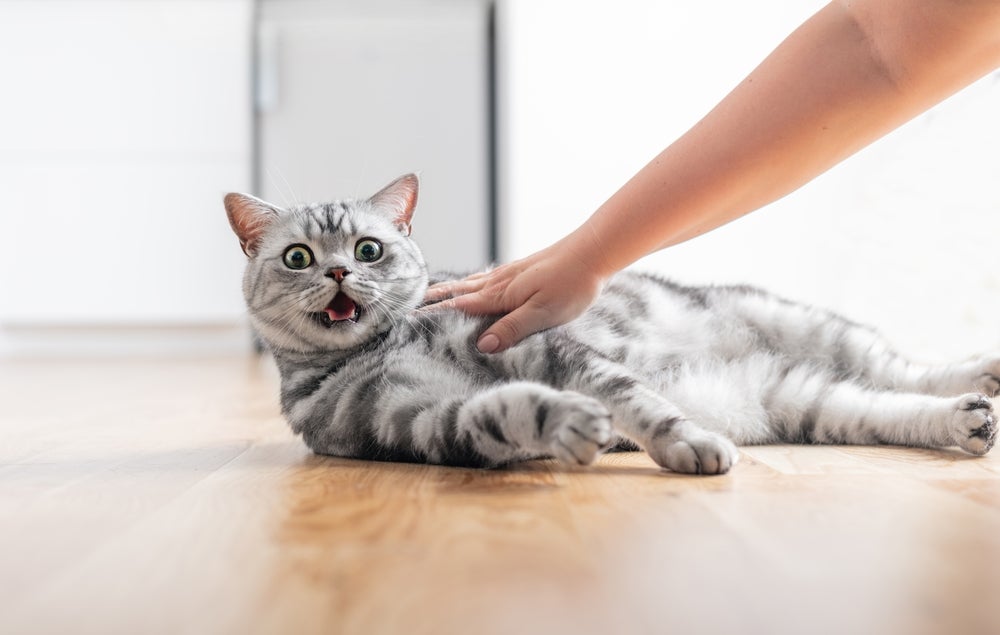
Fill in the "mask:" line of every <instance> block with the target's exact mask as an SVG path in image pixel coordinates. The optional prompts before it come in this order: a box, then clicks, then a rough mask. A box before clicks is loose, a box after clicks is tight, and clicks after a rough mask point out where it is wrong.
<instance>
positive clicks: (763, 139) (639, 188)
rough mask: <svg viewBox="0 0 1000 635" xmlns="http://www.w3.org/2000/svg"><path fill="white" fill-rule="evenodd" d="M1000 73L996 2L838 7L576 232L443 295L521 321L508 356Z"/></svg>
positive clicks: (898, 0)
mask: <svg viewBox="0 0 1000 635" xmlns="http://www.w3.org/2000/svg"><path fill="white" fill-rule="evenodd" d="M998 65H1000V2H997V1H995V0H980V1H969V2H963V1H959V0H861V1H859V2H846V1H835V2H831V3H830V4H829V5H827V6H826V7H824V8H823V9H821V10H820V11H819V12H818V13H817V14H816V15H814V16H813V17H812V18H810V19H809V20H808V21H806V22H805V23H804V24H803V25H802V26H801V27H799V28H798V29H797V30H796V31H795V32H793V33H792V34H791V35H790V36H789V37H788V38H787V39H786V40H785V41H784V42H782V43H781V44H780V45H779V46H778V48H777V49H775V51H774V52H773V53H771V55H769V56H768V57H767V58H766V59H765V60H764V61H763V62H762V63H761V64H760V66H758V67H757V68H756V69H755V70H754V71H753V72H751V73H750V75H749V76H747V77H746V78H745V79H744V80H743V81H742V82H741V83H740V84H739V85H738V86H737V87H736V88H735V89H734V90H733V91H732V92H731V93H730V94H729V95H728V96H727V97H726V98H725V99H723V100H722V102H720V103H719V105H718V106H716V107H715V108H714V109H713V110H712V111H711V112H710V113H709V114H708V115H707V116H706V117H705V118H704V119H702V120H701V121H700V122H699V123H698V124H696V125H695V126H694V127H693V128H691V130H689V131H688V132H687V133H685V134H684V135H683V136H682V137H681V138H679V139H678V140H677V141H675V142H674V143H673V144H671V145H670V146H669V147H668V148H666V149H665V150H664V151H663V152H662V153H660V155H659V156H657V157H656V158H654V159H653V161H651V162H650V163H649V164H648V165H647V166H646V167H644V168H643V169H642V170H640V171H639V173H637V174H636V175H635V176H634V177H633V178H632V179H631V180H630V181H629V182H628V183H626V184H625V185H624V186H623V187H622V188H621V189H620V190H619V191H618V192H616V193H615V194H614V195H613V196H612V197H611V198H610V199H609V200H608V201H607V202H606V203H604V205H602V206H601V207H600V208H599V209H598V210H597V211H596V212H595V213H594V214H593V215H592V216H591V217H590V218H589V219H588V220H587V221H586V222H585V223H584V224H583V225H582V226H581V227H580V228H578V229H577V230H576V231H574V232H573V233H571V234H570V235H568V236H567V237H565V238H564V239H562V240H561V241H559V242H558V243H557V244H556V245H553V246H552V247H550V248H548V249H546V250H543V251H541V252H538V253H536V254H534V255H532V256H529V257H528V258H526V259H524V260H520V261H516V262H514V263H510V264H509V265H504V266H502V267H500V268H498V269H496V270H494V271H492V272H489V273H487V274H482V275H480V276H478V277H474V278H471V279H467V280H465V281H462V282H459V283H454V284H452V285H450V286H445V287H437V288H435V289H433V290H432V291H431V296H432V297H444V296H448V295H455V294H459V295H457V296H456V297H454V298H452V299H451V300H447V301H446V302H445V306H453V307H455V308H458V309H462V310H466V311H469V312H472V313H500V312H505V311H510V313H508V314H507V315H506V316H504V317H503V318H501V319H500V320H499V321H498V322H497V323H496V324H494V325H493V326H492V327H491V328H490V329H489V330H487V332H486V334H484V339H485V337H486V336H487V335H494V336H496V337H497V341H498V346H497V348H496V349H495V350H502V349H503V348H506V347H508V346H510V345H512V344H513V343H515V342H516V341H518V340H519V339H521V338H522V337H524V336H526V335H527V334H529V333H531V332H534V331H537V330H540V329H542V328H546V327H549V326H553V325H555V324H558V323H561V322H565V321H567V320H568V319H572V317H575V315H578V314H579V313H580V312H582V311H583V310H584V309H585V308H586V306H587V305H588V304H589V303H590V301H592V299H593V297H594V296H595V295H596V293H597V290H599V288H600V286H601V283H602V282H603V280H604V279H606V278H607V277H608V276H609V275H611V274H612V273H614V272H615V271H618V270H620V269H622V268H624V267H626V266H627V265H629V264H631V263H632V262H634V261H635V260H638V259H639V258H641V257H643V256H645V255H647V254H648V253H651V252H653V251H656V250H658V249H662V248H664V247H668V246H671V245H674V244H677V243H680V242H683V241H685V240H688V239H690V238H693V237H695V236H698V235H700V234H702V233H704V232H706V231H709V230H711V229H714V228H715V227H718V226H720V225H723V224H725V223H727V222H729V221H731V220H734V219H735V218H738V217H740V216H742V215H744V214H746V213H748V212H750V211H753V210H755V209H757V208H759V207H761V206H763V205H765V204H767V203H769V202H771V201H774V200H776V199H778V198H780V197H782V196H784V195H786V194H788V193H789V192H791V191H793V190H795V189H797V188H798V187H800V186H801V185H803V184H804V183H806V182H808V181H809V180H811V179H812V178H814V177H815V176H817V175H818V174H820V173H822V172H824V171H825V170H827V169H829V168H830V167H832V166H833V165H835V164H836V163H838V162H840V161H841V160H842V159H844V158H845V157H847V156H849V155H851V154H853V153H854V152H856V151H857V150H859V149H861V148H863V147H864V146H866V145H868V144H869V143H871V142H872V141H874V140H875V139H878V138H879V137H881V136H883V135H884V134H886V133H887V132H889V131H891V130H893V129H894V128H896V127H898V126H899V125H901V124H903V123H904V122H906V121H908V120H909V119H911V118H912V117H914V116H915V115H917V114H919V113H920V112H923V111H924V110H926V109H927V108H929V107H931V106H932V105H934V104H936V103H938V102H939V101H941V100H942V99H944V98H945V97H947V96H949V95H951V94H952V93H954V92H956V91H957V90H959V89H960V88H962V87H964V86H966V85H968V84H970V83H972V82H973V81H975V80H976V79H978V78H979V77H981V76H983V75H984V74H986V73H988V72H989V71H990V70H992V69H994V68H996V67H997V66H998ZM484 339H481V340H480V341H481V342H483V341H484ZM485 348H488V347H484V349H485Z"/></svg>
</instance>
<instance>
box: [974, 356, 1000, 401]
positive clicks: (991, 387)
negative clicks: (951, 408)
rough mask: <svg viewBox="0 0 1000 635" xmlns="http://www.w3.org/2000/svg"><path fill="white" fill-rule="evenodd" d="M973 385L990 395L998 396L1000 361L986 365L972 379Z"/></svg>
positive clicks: (999, 389)
mask: <svg viewBox="0 0 1000 635" xmlns="http://www.w3.org/2000/svg"><path fill="white" fill-rule="evenodd" d="M972 385H973V387H974V388H975V389H976V390H978V391H979V392H982V393H986V396H988V397H996V396H997V393H998V392H1000V363H997V362H992V363H990V364H987V365H985V366H984V367H983V368H982V369H981V372H980V373H979V374H977V375H976V378H975V379H973V381H972Z"/></svg>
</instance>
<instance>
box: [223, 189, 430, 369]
mask: <svg viewBox="0 0 1000 635" xmlns="http://www.w3.org/2000/svg"><path fill="white" fill-rule="evenodd" d="M225 204H226V213H227V215H228V216H229V224H230V225H232V228H233V231H234V232H236V235H237V236H238V237H239V239H240V245H241V246H242V247H243V251H244V253H246V255H247V257H248V258H249V261H248V263H247V269H246V274H245V276H244V278H243V295H244V297H245V298H246V302H247V307H248V308H249V311H250V317H251V321H252V322H253V324H254V327H255V328H256V329H257V332H258V334H259V335H260V336H261V337H263V338H264V340H265V341H266V342H267V343H268V344H269V345H270V346H271V347H272V348H275V349H283V350H293V351H298V352H318V351H333V350H344V349H349V348H352V347H355V346H357V345H359V344H362V343H364V342H366V341H368V340H370V339H372V338H373V337H375V336H376V335H377V334H379V333H383V332H385V331H387V330H388V329H389V328H390V327H391V326H392V324H393V322H395V321H397V320H399V319H401V318H402V317H403V316H405V315H406V314H407V313H409V312H410V311H411V310H413V309H414V308H415V307H416V306H418V305H419V304H420V302H421V301H422V300H423V296H424V292H425V290H426V288H427V266H426V264H425V263H424V258H423V255H422V254H421V253H420V250H419V249H418V248H417V246H416V244H415V243H414V242H413V240H411V239H410V237H409V236H410V219H411V217H412V215H413V209H414V207H416V204H417V177H416V176H414V175H413V174H407V175H405V176H402V177H400V178H398V179H396V180H395V181H393V182H392V183H390V184H389V185H387V186H386V187H385V188H383V189H382V190H380V191H379V192H378V193H377V194H375V195H374V196H372V197H371V198H368V199H364V200H343V201H336V202H333V203H324V204H318V205H307V206H300V207H294V208H290V209H287V210H286V209H281V208H279V207H277V206H275V205H272V204H270V203H267V202H265V201H262V200H260V199H257V198H254V197H252V196H248V195H246V194H227V195H226V198H225Z"/></svg>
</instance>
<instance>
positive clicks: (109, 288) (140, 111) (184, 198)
mask: <svg viewBox="0 0 1000 635" xmlns="http://www.w3.org/2000/svg"><path fill="white" fill-rule="evenodd" d="M252 15H253V6H252V2H251V1H250V0H213V1H212V2H201V1H198V0H144V1H142V2H120V1H111V0H107V1H97V0H88V1H77V0H30V1H29V0H0V87H2V94H3V98H2V99H0V349H2V348H3V346H2V343H3V338H4V337H5V333H6V337H8V338H9V337H11V333H12V332H15V331H18V329H24V328H28V327H37V326H53V327H54V326H60V327H62V326H80V325H83V326H100V325H104V326H115V325H165V324H166V325H177V324H196V325H219V324H236V323H239V322H240V321H241V320H242V315H243V312H244V311H243V305H242V300H241V297H240V291H239V281H240V275H241V271H242V265H243V260H242V258H243V257H242V254H241V253H240V251H239V248H238V246H237V244H236V241H235V239H234V238H233V237H232V235H231V232H230V230H229V227H228V224H227V222H226V219H225V213H224V211H223V208H222V203H221V201H222V196H223V194H224V193H225V192H226V191H228V190H240V189H248V188H249V186H250V181H251V147H252V143H251V139H252V137H251V131H252V109H251V100H250V95H251V70H250V69H251V67H252V50H251V33H252V28H251V26H252V25H251V20H252Z"/></svg>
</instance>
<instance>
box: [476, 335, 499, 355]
mask: <svg viewBox="0 0 1000 635" xmlns="http://www.w3.org/2000/svg"><path fill="white" fill-rule="evenodd" d="M476 348H478V349H479V352H480V353H492V352H493V351H495V350H497V349H498V348H500V338H499V337H497V336H496V335H494V334H492V333H487V334H486V335H484V336H482V337H480V338H479V341H478V342H476Z"/></svg>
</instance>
